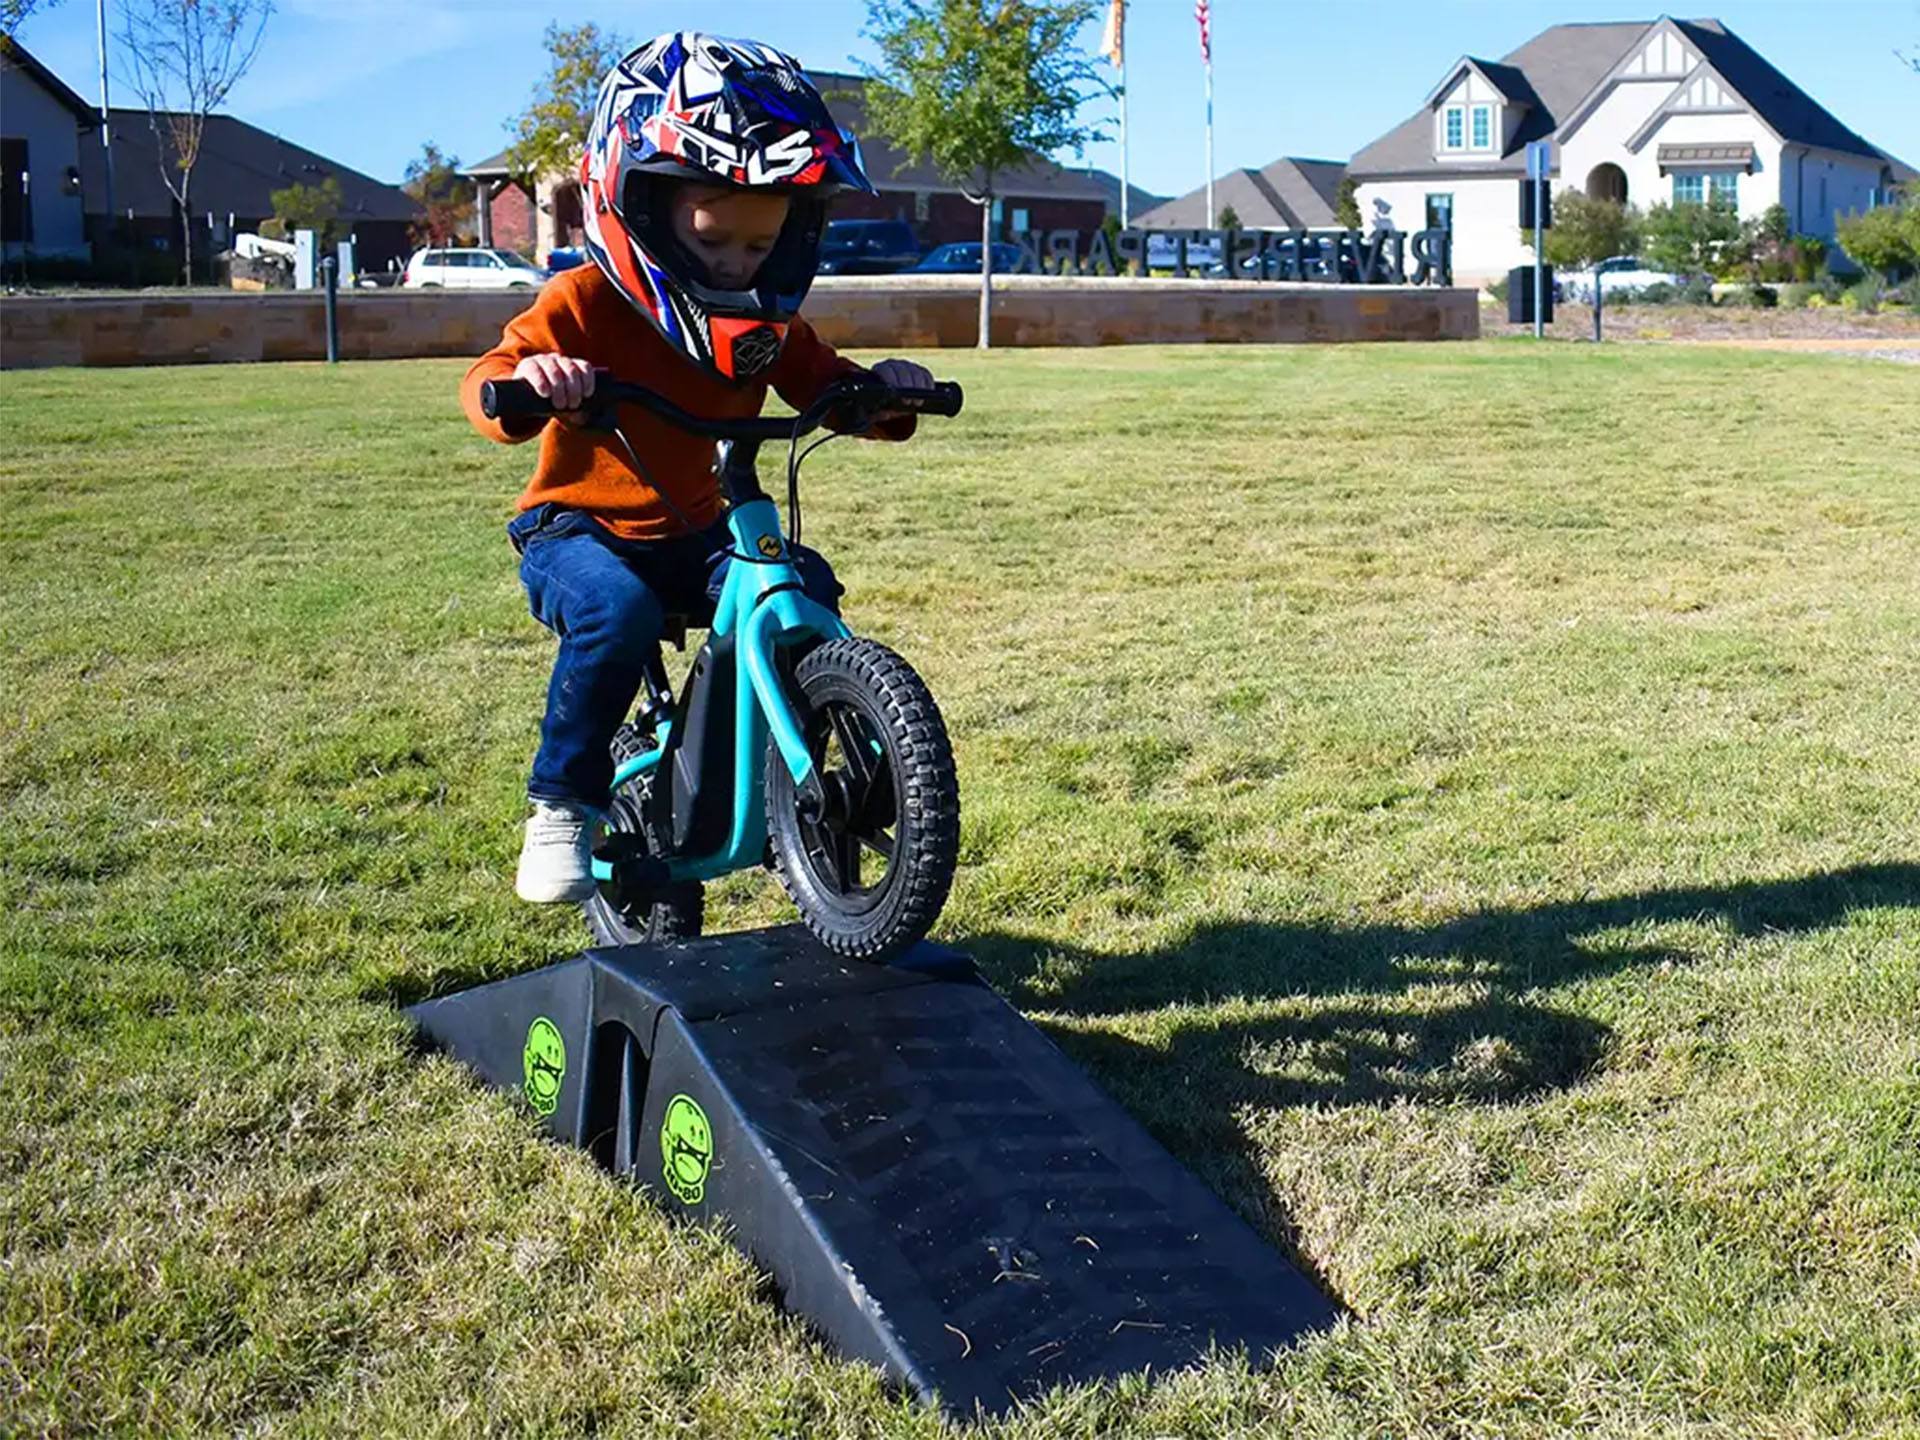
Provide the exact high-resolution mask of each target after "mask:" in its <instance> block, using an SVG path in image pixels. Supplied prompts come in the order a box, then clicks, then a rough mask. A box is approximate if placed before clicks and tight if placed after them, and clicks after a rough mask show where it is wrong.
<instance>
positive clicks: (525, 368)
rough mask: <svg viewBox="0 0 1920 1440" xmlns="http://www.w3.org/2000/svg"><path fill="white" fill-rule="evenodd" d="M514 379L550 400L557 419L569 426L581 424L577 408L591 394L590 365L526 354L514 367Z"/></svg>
mask: <svg viewBox="0 0 1920 1440" xmlns="http://www.w3.org/2000/svg"><path fill="white" fill-rule="evenodd" d="M513 378H514V379H516V380H524V381H526V382H527V383H528V384H529V385H531V386H533V388H534V391H535V393H536V394H538V395H540V396H541V398H543V399H546V400H551V401H552V402H553V408H554V410H555V411H557V412H558V414H557V416H556V418H557V419H560V420H564V421H566V422H567V423H568V424H578V423H579V422H580V420H581V418H582V417H581V415H580V407H581V406H582V405H584V404H586V403H587V401H588V399H590V398H591V397H592V395H593V363H592V362H591V361H588V360H578V359H575V358H574V357H573V356H571V355H529V356H527V358H526V359H524V360H522V361H521V362H520V363H519V364H518V365H516V366H514V367H513Z"/></svg>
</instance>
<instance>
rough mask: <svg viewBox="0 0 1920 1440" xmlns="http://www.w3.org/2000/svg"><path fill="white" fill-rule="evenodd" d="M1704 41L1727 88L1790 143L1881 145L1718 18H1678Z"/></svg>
mask: <svg viewBox="0 0 1920 1440" xmlns="http://www.w3.org/2000/svg"><path fill="white" fill-rule="evenodd" d="M1673 23H1674V24H1675V25H1676V26H1678V27H1679V29H1680V32H1681V33H1682V34H1684V35H1685V36H1686V37H1687V38H1688V39H1689V40H1691V41H1693V43H1694V44H1696V45H1698V46H1699V47H1700V53H1701V54H1702V55H1704V56H1705V57H1706V58H1707V61H1708V63H1709V64H1711V65H1712V66H1713V68H1714V70H1715V71H1717V72H1718V73H1719V75H1720V78H1721V79H1722V80H1724V81H1725V82H1726V84H1727V86H1728V88H1729V89H1731V90H1733V91H1734V93H1736V94H1737V95H1739V97H1740V98H1741V99H1742V100H1744V101H1746V102H1747V104H1748V106H1749V107H1751V109H1752V110H1753V113H1754V114H1755V115H1758V116H1759V117H1760V118H1761V119H1762V120H1764V121H1765V122H1766V123H1767V125H1768V126H1769V127H1771V128H1772V130H1773V132H1774V133H1775V134H1776V135H1778V136H1779V137H1780V138H1781V139H1782V140H1783V141H1785V142H1786V143H1787V144H1789V145H1814V146H1818V147H1819V148H1821V149H1823V150H1839V151H1842V152H1844V153H1846V154H1849V155H1872V156H1878V155H1879V153H1880V152H1879V151H1878V150H1876V149H1874V148H1873V146H1871V145H1869V144H1868V143H1867V142H1866V141H1865V140H1863V139H1862V138H1861V137H1860V136H1859V135H1857V134H1855V133H1854V132H1853V131H1852V130H1849V129H1848V128H1847V127H1846V126H1845V125H1842V124H1841V123H1840V122H1839V121H1838V120H1836V119H1834V118H1833V116H1832V115H1831V114H1829V113H1828V112H1827V110H1826V109H1825V108H1824V107H1823V106H1821V105H1820V104H1819V103H1818V102H1817V101H1815V100H1814V98H1813V97H1812V96H1811V95H1809V94H1807V92H1806V91H1804V90H1802V89H1801V88H1800V87H1799V86H1798V85H1796V84H1794V83H1793V82H1792V81H1791V80H1789V79H1787V77H1786V76H1784V75H1782V74H1781V73H1780V72H1779V71H1778V70H1776V69H1774V67H1773V66H1772V65H1771V64H1769V63H1768V62H1767V60H1766V58H1765V57H1764V56H1762V55H1761V54H1760V52H1759V51H1758V50H1755V49H1754V48H1753V47H1752V46H1751V45H1749V44H1747V42H1746V41H1744V40H1742V39H1741V38H1740V37H1739V36H1738V35H1736V34H1734V33H1733V32H1732V31H1731V30H1729V29H1727V27H1726V26H1724V25H1722V24H1721V23H1720V22H1719V21H1718V20H1676V21H1674V22H1673Z"/></svg>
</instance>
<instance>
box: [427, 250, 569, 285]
mask: <svg viewBox="0 0 1920 1440" xmlns="http://www.w3.org/2000/svg"><path fill="white" fill-rule="evenodd" d="M400 283H401V285H402V286H403V287H404V288H406V289H408V290H518V289H522V288H528V289H530V288H532V287H533V286H536V285H544V284H546V283H547V272H546V271H544V270H542V269H541V268H540V267H539V266H537V265H535V264H534V263H533V262H532V261H531V260H528V259H526V258H524V257H523V256H520V255H516V254H514V253H513V251H511V250H481V249H477V248H476V249H452V248H446V249H436V250H416V251H414V252H413V258H412V259H411V260H409V261H407V275H406V278H405V279H404V280H402V281H401V282H400Z"/></svg>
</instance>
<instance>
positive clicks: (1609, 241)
mask: <svg viewBox="0 0 1920 1440" xmlns="http://www.w3.org/2000/svg"><path fill="white" fill-rule="evenodd" d="M1642 223H1643V222H1642V220H1641V216H1640V212H1639V211H1638V210H1636V209H1634V208H1632V207H1631V206H1628V205H1623V204H1621V203H1620V202H1619V201H1618V200H1596V199H1594V198H1593V197H1592V196H1590V195H1588V194H1586V193H1585V192H1584V191H1581V190H1562V191H1560V192H1559V193H1558V194H1557V195H1555V196H1554V197H1553V225H1552V226H1551V227H1550V228H1549V229H1548V230H1547V232H1546V251H1547V263H1548V264H1549V265H1552V266H1554V267H1555V268H1556V269H1561V270H1585V269H1586V268H1587V267H1588V266H1591V265H1597V264H1598V263H1599V262H1600V261H1602V260H1608V259H1611V258H1612V257H1613V256H1615V255H1632V254H1635V253H1636V252H1638V250H1639V249H1640V232H1641V226H1642ZM1520 239H1521V243H1522V244H1531V243H1532V241H1533V232H1532V231H1531V230H1524V231H1522V232H1521V237H1520Z"/></svg>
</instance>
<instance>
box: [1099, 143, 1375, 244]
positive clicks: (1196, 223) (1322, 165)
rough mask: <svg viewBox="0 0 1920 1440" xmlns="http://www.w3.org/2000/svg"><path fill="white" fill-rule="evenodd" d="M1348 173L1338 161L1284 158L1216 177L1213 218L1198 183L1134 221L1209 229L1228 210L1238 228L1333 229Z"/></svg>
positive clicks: (1135, 215)
mask: <svg viewBox="0 0 1920 1440" xmlns="http://www.w3.org/2000/svg"><path fill="white" fill-rule="evenodd" d="M1346 173H1347V167H1346V166H1345V165H1343V164H1342V163H1340V162H1339V161H1338V160H1300V159H1295V158H1294V157H1292V156H1282V157H1281V158H1280V159H1278V160H1275V161H1274V162H1273V163H1272V164H1271V165H1266V166H1263V167H1261V168H1260V169H1258V170H1229V171H1228V172H1227V173H1226V174H1225V175H1222V176H1220V177H1219V178H1218V179H1216V180H1215V181H1214V182H1213V209H1214V213H1213V214H1211V215H1209V214H1207V213H1206V212H1207V187H1206V186H1204V185H1202V186H1200V187H1199V188H1198V189H1195V190H1189V191H1188V192H1187V193H1186V194H1184V195H1182V196H1181V197H1180V198H1179V199H1177V200H1169V201H1167V202H1166V203H1164V204H1162V205H1157V206H1155V207H1153V208H1152V209H1150V210H1148V211H1147V212H1146V213H1145V214H1144V215H1143V214H1141V213H1140V212H1139V211H1138V210H1136V211H1134V213H1133V223H1134V224H1136V225H1138V226H1140V227H1142V228H1143V229H1147V230H1210V229H1213V228H1214V226H1215V224H1216V223H1217V222H1218V220H1219V218H1220V215H1221V213H1222V212H1224V211H1225V210H1227V209H1228V208H1229V207H1231V208H1232V210H1233V213H1234V216H1235V218H1236V219H1238V220H1239V222H1240V227H1239V228H1241V229H1242V230H1303V229H1304V230H1327V229H1332V228H1333V227H1334V226H1336V225H1338V224H1339V223H1340V222H1339V221H1338V220H1337V219H1336V218H1335V217H1334V207H1335V205H1336V203H1337V202H1338V199H1339V194H1340V182H1341V180H1343V179H1345V178H1346Z"/></svg>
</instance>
